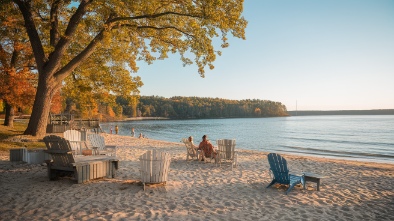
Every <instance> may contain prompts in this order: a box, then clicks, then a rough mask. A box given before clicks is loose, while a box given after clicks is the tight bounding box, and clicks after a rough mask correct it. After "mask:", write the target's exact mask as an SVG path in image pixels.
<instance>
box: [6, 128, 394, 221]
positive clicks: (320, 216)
mask: <svg viewBox="0 0 394 221" xmlns="http://www.w3.org/2000/svg"><path fill="white" fill-rule="evenodd" d="M104 136H105V139H106V144H108V145H117V146H118V148H117V153H116V154H117V157H118V158H119V160H120V162H119V169H118V171H117V176H116V178H115V179H97V180H92V181H89V182H87V183H84V184H76V182H75V180H72V179H70V178H61V179H60V180H57V181H49V180H48V176H47V168H46V165H45V164H43V165H39V164H36V165H33V164H26V163H22V162H10V161H9V153H7V152H3V153H1V155H0V205H1V206H0V220H394V188H393V187H394V164H380V163H369V162H356V161H344V160H334V159H326V158H313V157H301V156H291V155H283V156H284V157H285V158H286V159H287V161H288V164H289V168H290V169H291V170H292V171H294V172H301V171H308V172H313V173H317V174H320V175H323V176H325V178H323V179H322V181H321V186H320V191H317V190H316V184H315V183H311V182H308V183H307V188H306V189H305V190H304V189H303V188H302V186H296V187H295V188H294V189H293V190H292V191H291V192H290V193H289V194H288V195H285V191H286V189H287V187H286V186H281V185H276V186H273V187H271V188H268V189H267V188H266V186H267V185H268V184H269V183H270V181H271V178H270V175H269V165H268V161H267V153H264V152H258V151H249V150H241V149H236V150H237V153H238V162H239V166H238V167H237V168H235V169H233V170H231V167H230V166H229V165H227V164H222V165H221V166H220V167H218V166H216V165H215V164H214V163H204V162H198V161H186V150H185V147H184V144H183V143H181V142H179V143H174V142H165V141H158V140H152V139H138V138H132V137H125V136H118V135H104ZM180 139H181V138H180ZM152 149H156V150H160V151H165V152H168V153H170V154H171V156H172V161H171V166H170V172H169V176H168V182H167V183H166V185H153V186H149V187H148V188H147V189H146V190H145V191H144V190H143V188H142V185H141V182H140V172H139V160H138V158H139V156H141V155H142V154H143V153H145V152H146V151H147V150H152Z"/></svg>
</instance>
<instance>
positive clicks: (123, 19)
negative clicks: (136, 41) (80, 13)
mask: <svg viewBox="0 0 394 221" xmlns="http://www.w3.org/2000/svg"><path fill="white" fill-rule="evenodd" d="M166 15H177V16H184V17H192V18H206V17H205V16H203V15H197V14H196V15H192V14H183V13H178V12H162V13H158V14H150V15H140V16H134V17H118V18H113V19H111V20H109V22H110V23H114V22H118V21H128V20H137V19H142V18H158V17H161V16H166Z"/></svg>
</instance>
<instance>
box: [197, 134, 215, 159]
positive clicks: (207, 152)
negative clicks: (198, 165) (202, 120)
mask: <svg viewBox="0 0 394 221" xmlns="http://www.w3.org/2000/svg"><path fill="white" fill-rule="evenodd" d="M198 149H200V150H201V159H202V160H205V158H206V157H209V158H211V157H212V158H215V161H216V158H217V152H216V151H215V149H214V147H213V145H212V144H211V142H209V140H208V136H207V135H204V136H202V141H201V143H200V145H199V146H198Z"/></svg>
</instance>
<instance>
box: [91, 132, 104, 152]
mask: <svg viewBox="0 0 394 221" xmlns="http://www.w3.org/2000/svg"><path fill="white" fill-rule="evenodd" d="M88 140H89V141H90V144H91V145H92V146H93V147H97V149H99V150H104V149H105V139H104V137H103V136H101V135H98V134H89V135H88Z"/></svg>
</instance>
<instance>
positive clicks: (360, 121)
mask: <svg viewBox="0 0 394 221" xmlns="http://www.w3.org/2000/svg"><path fill="white" fill-rule="evenodd" d="M116 124H117V125H118V126H119V134H121V135H130V134H131V133H130V132H131V127H134V128H135V132H136V136H137V135H138V134H139V133H143V134H145V135H146V136H147V137H148V138H152V139H156V140H166V141H174V142H179V141H180V140H181V138H183V137H188V136H193V137H194V140H195V141H194V142H195V143H199V142H200V141H201V137H202V135H204V134H207V135H208V137H209V139H210V140H211V141H213V143H214V144H216V142H215V140H217V139H224V138H228V139H236V142H237V148H242V149H250V150H262V151H266V152H279V153H280V152H282V153H291V154H299V155H315V156H324V157H331V158H332V157H335V158H338V157H339V158H351V159H354V160H363V161H374V162H386V163H394V115H380V116H376V115H374V116H365V115H364V116H298V117H280V118H247V119H245V118H237V119H210V120H156V121H155V120H151V121H128V122H117V123H114V122H112V123H103V124H102V125H101V126H102V128H103V129H104V130H105V131H106V132H109V129H110V127H112V128H114V127H115V125H116Z"/></svg>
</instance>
